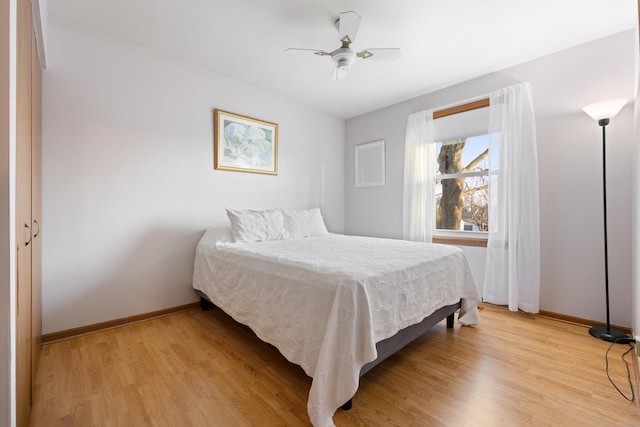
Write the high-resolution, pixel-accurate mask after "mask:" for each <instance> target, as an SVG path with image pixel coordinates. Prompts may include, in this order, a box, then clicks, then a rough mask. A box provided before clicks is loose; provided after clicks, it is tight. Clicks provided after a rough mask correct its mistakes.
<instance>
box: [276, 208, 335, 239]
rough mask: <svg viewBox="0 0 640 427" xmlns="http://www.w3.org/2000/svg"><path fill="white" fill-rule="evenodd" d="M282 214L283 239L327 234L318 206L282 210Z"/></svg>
mask: <svg viewBox="0 0 640 427" xmlns="http://www.w3.org/2000/svg"><path fill="white" fill-rule="evenodd" d="M282 216H283V217H284V235H285V239H300V238H304V237H315V236H324V235H325V234H329V232H328V231H327V227H326V226H325V225H324V220H323V219H322V214H321V213H320V209H318V208H313V209H305V210H299V211H282Z"/></svg>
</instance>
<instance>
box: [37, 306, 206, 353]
mask: <svg viewBox="0 0 640 427" xmlns="http://www.w3.org/2000/svg"><path fill="white" fill-rule="evenodd" d="M199 305H200V303H199V302H193V303H191V304H184V305H179V306H177V307H170V308H165V309H162V310H157V311H152V312H149V313H143V314H137V315H135V316H129V317H123V318H121V319H114V320H109V321H106V322H100V323H94V324H93V325H86V326H80V327H78V328H72V329H66V330H64V331H58V332H51V333H49V334H43V335H42V345H46V344H50V343H52V342H56V341H62V340H67V339H70V338H75V337H78V336H81V335H87V334H93V333H95V332H99V331H104V330H106V329H113V328H118V327H121V326H125V325H129V324H131V323H136V322H143V321H145V320H149V319H155V318H157V317H162V316H168V315H170V314H174V313H178V312H181V311H184V310H189V309H191V308H193V307H198V306H199Z"/></svg>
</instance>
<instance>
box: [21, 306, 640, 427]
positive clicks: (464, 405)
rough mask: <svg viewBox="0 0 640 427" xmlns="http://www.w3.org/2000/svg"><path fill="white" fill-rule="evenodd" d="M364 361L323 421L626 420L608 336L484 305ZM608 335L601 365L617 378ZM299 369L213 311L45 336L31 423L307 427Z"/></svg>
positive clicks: (629, 416) (634, 418) (629, 420)
mask: <svg viewBox="0 0 640 427" xmlns="http://www.w3.org/2000/svg"><path fill="white" fill-rule="evenodd" d="M481 317H482V323H481V324H480V325H479V326H477V327H475V328H469V327H460V326H459V325H456V326H455V328H454V329H453V330H448V329H446V327H445V325H444V322H443V323H441V324H438V325H436V326H435V327H434V328H433V330H431V331H429V332H427V333H426V334H425V335H423V336H422V337H420V338H418V339H417V340H416V341H415V342H413V343H412V344H410V345H408V346H407V347H406V348H405V349H403V350H402V351H401V352H399V353H397V354H395V355H393V356H391V357H390V358H389V359H387V360H386V361H385V362H383V363H382V364H380V365H379V366H377V367H376V368H375V369H374V370H372V371H370V372H369V373H368V374H367V375H366V376H365V377H364V378H362V380H361V383H360V388H359V390H358V393H357V394H356V396H355V397H354V399H353V402H354V407H353V409H352V410H351V411H343V410H339V411H338V412H337V413H336V415H335V417H334V421H335V423H336V425H337V426H339V427H342V426H345V427H346V426H350V427H351V426H367V427H376V426H380V427H388V426H402V427H406V426H416V427H424V426H446V427H449V426H464V427H467V426H498V425H508V426H516V427H517V426H635V425H640V409H639V407H638V404H637V402H636V403H628V402H627V401H625V400H624V399H623V398H622V397H621V396H620V395H619V394H618V393H617V392H616V391H615V389H614V388H613V387H612V386H611V385H610V383H609V381H608V380H607V377H606V373H605V366H604V354H605V351H606V350H607V348H608V346H609V344H608V343H606V342H604V341H600V340H597V339H595V338H593V337H591V336H589V334H588V332H587V328H586V327H583V326H579V325H575V324H569V323H565V322H560V321H557V320H552V319H546V318H543V317H538V316H532V315H527V314H522V313H511V312H508V311H505V310H502V309H500V308H496V307H491V306H488V307H486V308H485V309H484V310H483V311H482V312H481ZM626 348H628V346H626V345H616V346H614V348H613V349H612V351H611V354H610V373H611V376H612V378H614V380H615V381H616V382H617V384H618V385H619V386H620V387H621V388H623V389H624V390H628V385H627V382H626V370H625V368H624V364H623V363H622V361H621V359H620V357H621V354H622V352H623V351H624V350H625V349H626ZM310 386H311V379H310V378H308V377H307V376H306V375H305V374H304V372H303V371H302V369H301V368H300V367H298V366H296V365H293V364H291V363H289V362H288V361H287V360H286V359H285V358H284V357H283V356H282V355H281V354H280V353H279V352H278V350H277V349H275V348H274V347H273V346H271V345H269V344H266V343H264V342H262V341H260V340H259V339H258V338H257V337H256V336H255V335H254V334H253V333H252V332H251V330H250V329H248V328H247V327H245V326H242V325H239V324H237V323H236V322H234V321H233V320H232V319H231V318H229V317H228V316H227V315H225V314H224V313H223V312H222V311H221V310H218V309H213V310H209V311H207V312H202V311H199V310H198V309H191V310H187V311H184V312H180V313H176V314H174V315H170V316H166V317H162V318H157V319H152V320H149V321H145V322H140V323H136V324H132V325H128V326H124V327H120V328H117V329H111V330H106V331H102V332H98V333H95V334H91V335H85V336H81V337H77V338H73V339H69V340H66V341H58V342H54V343H50V344H47V345H46V346H45V347H44V348H43V351H42V355H41V358H40V367H39V369H38V375H37V381H36V394H35V402H34V407H33V410H32V417H31V426H32V427H40V426H47V427H49V426H52V425H53V426H58V425H60V426H65V427H67V426H82V427H87V426H161V427H162V426H308V425H310V424H309V421H308V417H307V414H306V400H307V397H308V393H309V387H310Z"/></svg>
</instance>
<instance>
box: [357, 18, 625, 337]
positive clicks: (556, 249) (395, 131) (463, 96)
mask: <svg viewBox="0 0 640 427" xmlns="http://www.w3.org/2000/svg"><path fill="white" fill-rule="evenodd" d="M635 37H637V34H635V33H634V32H633V31H626V32H623V33H620V34H617V35H614V36H611V37H608V38H605V39H601V40H598V41H595V42H592V43H588V44H585V45H582V46H578V47H575V48H572V49H569V50H566V51H563V52H559V53H557V54H554V55H550V56H547V57H544V58H541V59H538V60H535V61H532V62H528V63H525V64H521V65H519V66H516V67H512V68H509V69H506V70H503V71H500V72H496V73H492V74H489V75H486V76H484V77H481V78H478V79H474V80H471V81H468V82H465V83H462V84H459V85H455V86H452V87H449V88H446V89H443V90H440V91H437V92H434V93H430V94H427V95H424V96H421V97H418V98H414V99H412V100H409V101H406V102H403V103H400V104H397V105H394V106H390V107H388V108H384V109H381V110H378V111H375V112H372V113H369V114H366V115H363V116H360V117H356V118H353V119H350V120H348V121H347V127H346V152H345V166H346V168H347V169H346V180H347V185H346V197H347V201H346V232H347V233H349V234H361V235H373V236H383V237H394V238H400V237H401V236H402V179H403V175H402V174H403V161H404V138H405V132H406V123H407V116H408V115H409V114H410V113H413V112H416V111H421V110H425V109H430V108H438V107H442V106H446V105H450V104H454V103H460V102H462V101H465V100H468V99H471V98H476V97H480V96H482V95H486V94H488V93H489V92H491V91H494V90H497V89H499V88H502V87H505V86H509V85H511V84H514V83H516V82H522V81H528V82H530V83H531V87H532V92H533V100H534V105H535V111H536V121H537V132H538V156H539V169H540V198H541V200H540V208H541V282H542V283H541V295H540V308H541V309H542V310H546V311H552V312H556V313H562V314H566V315H571V316H577V317H582V318H585V319H591V320H599V321H603V320H604V319H605V303H604V266H603V237H602V222H603V221H602V215H603V214H602V170H601V168H602V166H601V164H602V160H601V156H602V133H601V129H600V127H599V126H598V125H597V124H596V123H595V122H594V121H593V120H591V119H590V118H589V117H588V116H587V115H586V114H584V113H583V112H582V107H583V106H584V105H586V104H588V103H590V102H594V101H599V100H602V99H608V98H615V97H626V98H630V99H635V92H634V81H635V80H634V79H635V77H634V66H635V64H634V55H633V48H634V38H635ZM425 79H428V76H425ZM378 139H385V140H386V149H387V158H386V161H387V175H386V178H387V184H386V185H385V186H384V187H373V188H354V186H353V162H354V158H353V147H354V145H357V144H361V143H364V142H369V141H374V140H378ZM632 141H633V105H628V106H627V107H625V108H624V109H623V110H622V112H621V113H620V114H619V115H618V116H617V117H616V118H615V119H614V120H612V122H611V124H610V125H609V126H608V127H607V142H608V148H607V150H608V151H607V164H608V168H607V184H608V190H607V191H608V193H607V206H608V217H609V218H608V220H609V258H610V260H609V278H610V287H611V307H612V317H611V321H612V322H613V323H616V324H620V325H625V326H629V325H631V255H630V254H631V233H630V230H631V223H632V221H631V212H632V207H631V204H632V202H631V198H630V195H631V182H632V161H631V158H632V156H631V154H632ZM465 252H466V254H467V256H468V257H469V259H470V263H471V264H472V269H473V272H474V276H475V277H476V280H477V281H478V282H479V284H480V285H482V279H483V277H482V276H483V274H484V270H483V265H484V257H485V253H486V250H477V249H475V248H469V249H466V250H465ZM474 266H475V267H474Z"/></svg>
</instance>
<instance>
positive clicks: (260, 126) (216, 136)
mask: <svg viewBox="0 0 640 427" xmlns="http://www.w3.org/2000/svg"><path fill="white" fill-rule="evenodd" d="M213 168H214V169H219V170H227V171H237V172H252V173H264V174H268V175H277V174H278V125H277V124H276V123H269V122H265V121H263V120H258V119H253V118H251V117H246V116H241V115H239V114H234V113H230V112H228V111H222V110H218V109H215V110H214V113H213Z"/></svg>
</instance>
